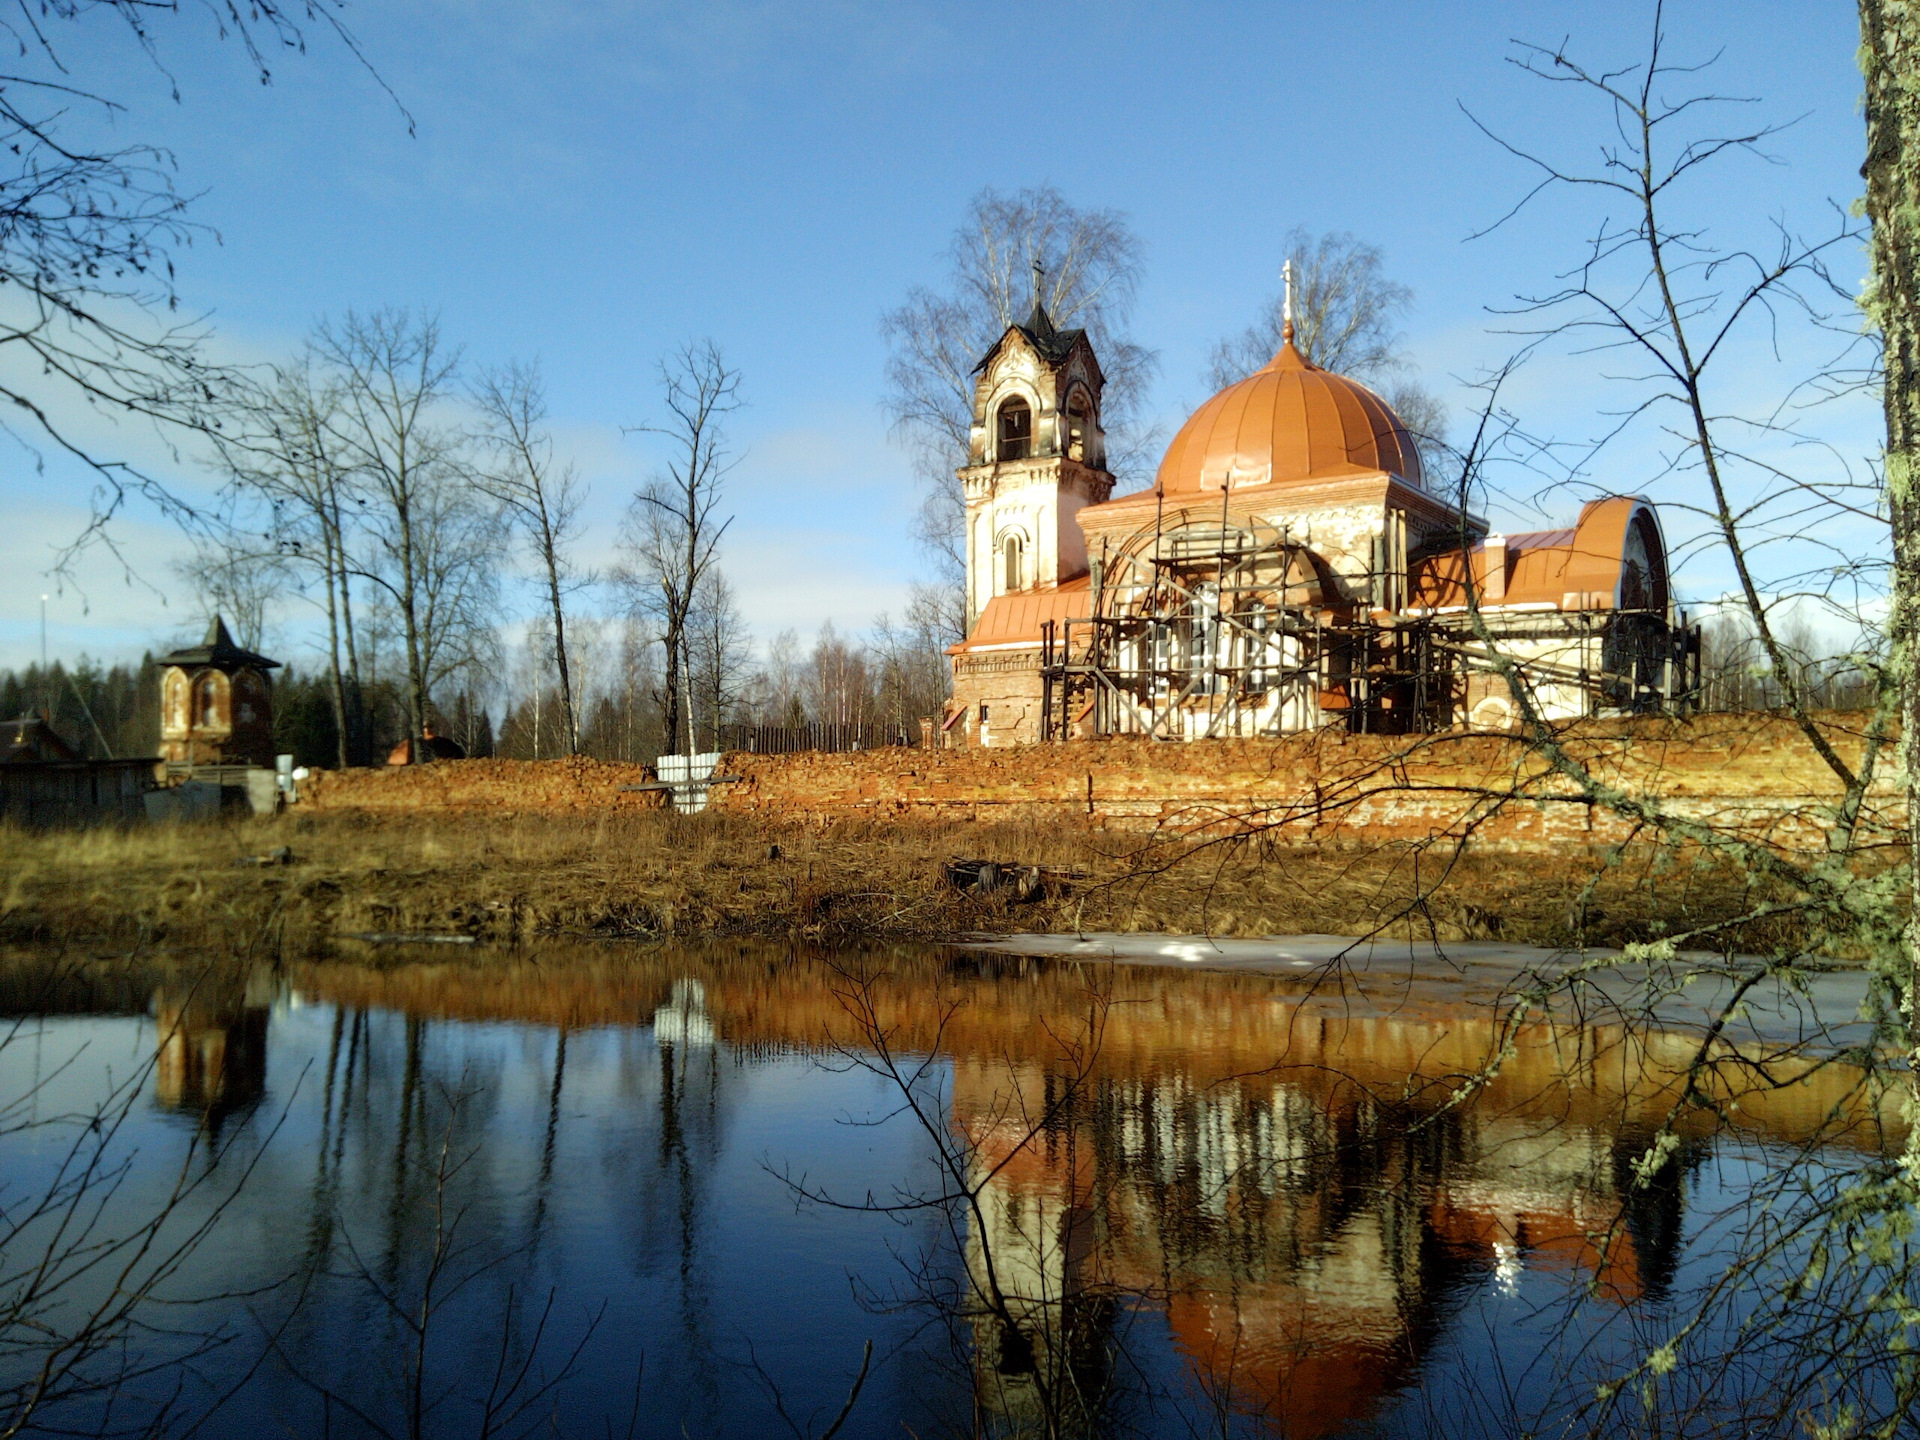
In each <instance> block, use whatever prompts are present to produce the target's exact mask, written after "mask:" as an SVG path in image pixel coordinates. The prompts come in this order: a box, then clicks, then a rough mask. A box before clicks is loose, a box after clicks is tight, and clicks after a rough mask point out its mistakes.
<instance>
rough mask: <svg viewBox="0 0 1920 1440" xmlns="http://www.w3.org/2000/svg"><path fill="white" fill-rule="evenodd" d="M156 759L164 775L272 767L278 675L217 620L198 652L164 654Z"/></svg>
mask: <svg viewBox="0 0 1920 1440" xmlns="http://www.w3.org/2000/svg"><path fill="white" fill-rule="evenodd" d="M158 663H159V665H160V758H161V759H162V760H163V761H165V762H166V763H167V765H168V766H169V767H170V768H182V767H185V768H193V767H198V766H228V765H248V766H267V767H271V766H272V765H273V754H274V747H273V678H272V676H271V675H270V674H269V673H268V672H269V671H272V670H278V669H279V668H280V662H279V661H278V660H269V659H267V657H266V656H264V655H256V654H254V653H253V652H252V651H251V650H244V649H242V648H241V647H240V646H238V645H236V644H234V643H233V636H232V635H230V634H229V633H228V632H227V626H226V622H225V621H224V620H222V619H221V618H220V617H219V616H218V615H215V616H214V617H213V620H212V622H211V623H209V624H208V626H207V635H206V638H205V639H204V640H202V641H201V642H200V643H199V644H198V645H195V646H191V647H189V648H188V649H185V650H176V651H174V652H173V653H172V654H171V655H162V656H161V657H160V660H159V662H158Z"/></svg>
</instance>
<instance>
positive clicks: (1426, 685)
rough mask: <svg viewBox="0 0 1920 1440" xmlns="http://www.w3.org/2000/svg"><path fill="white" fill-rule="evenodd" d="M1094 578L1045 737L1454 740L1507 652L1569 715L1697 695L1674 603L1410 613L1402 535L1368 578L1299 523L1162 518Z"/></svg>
mask: <svg viewBox="0 0 1920 1440" xmlns="http://www.w3.org/2000/svg"><path fill="white" fill-rule="evenodd" d="M1222 508H1223V511H1224V508H1225V507H1224V505H1223V507H1222ZM1411 558H1412V559H1414V560H1417V559H1419V558H1420V557H1419V556H1418V555H1415V556H1413V557H1411ZM1090 569H1091V575H1090V577H1089V578H1090V587H1089V588H1090V595H1089V599H1090V604H1089V613H1088V614H1087V615H1085V616H1083V617H1076V618H1070V619H1066V620H1061V621H1048V622H1046V623H1045V625H1044V626H1043V631H1042V640H1041V666H1040V675H1041V686H1042V691H1041V693H1042V711H1041V717H1042V718H1041V723H1042V730H1041V734H1042V738H1044V739H1049V740H1054V739H1059V740H1064V739H1069V738H1073V737H1076V736H1097V735H1145V736H1151V737H1153V738H1156V739H1161V740H1195V739H1203V738H1212V737H1223V736H1256V735H1274V734H1284V733H1290V732H1295V731H1302V730H1317V729H1321V728H1323V727H1327V726H1331V725H1339V726H1342V727H1343V728H1345V729H1348V730H1351V731H1354V732H1356V733H1391V734H1406V733H1416V732H1427V731H1437V730H1445V729H1449V728H1451V727H1453V726H1456V725H1459V724H1462V723H1465V722H1467V721H1468V720H1469V718H1470V712H1471V710H1472V707H1473V706H1474V705H1475V704H1476V703H1478V702H1479V701H1481V700H1483V699H1485V698H1487V697H1489V696H1496V695H1505V694H1508V693H1509V692H1508V689H1507V685H1506V682H1505V680H1504V678H1503V677H1501V675H1500V669H1499V663H1498V662H1499V661H1500V660H1501V659H1505V660H1511V661H1512V662H1514V663H1515V664H1516V665H1518V666H1519V667H1520V669H1521V670H1522V671H1523V672H1524V674H1525V676H1526V680H1527V683H1528V684H1529V685H1530V686H1531V687H1532V688H1533V691H1534V694H1535V699H1536V701H1537V702H1538V703H1540V704H1541V707H1542V709H1543V710H1545V711H1547V712H1549V713H1552V714H1555V715H1567V714H1582V715H1587V714H1605V713H1647V712H1666V713H1685V712H1686V711H1687V710H1689V709H1690V708H1691V707H1692V706H1693V704H1694V703H1695V700H1696V697H1697V694H1698V690H1699V684H1700V636H1699V630H1698V627H1696V626H1693V625H1691V624H1689V623H1688V622H1687V619H1686V617H1685V616H1684V615H1683V614H1680V613H1679V612H1676V611H1673V610H1672V609H1671V608H1670V607H1669V608H1668V609H1666V610H1661V611H1654V610H1598V609H1595V610H1559V609H1554V610H1537V609H1536V610H1504V609H1501V608H1499V607H1498V606H1497V605H1496V604H1495V603H1494V602H1483V603H1484V604H1485V605H1486V608H1485V609H1483V610H1482V612H1481V615H1480V625H1479V626H1478V627H1476V626H1475V624H1474V621H1473V617H1472V616H1471V615H1470V614H1468V613H1467V612H1466V611H1465V610H1464V608H1460V607H1450V608H1445V609H1423V608H1420V607H1417V606H1414V605H1411V604H1410V603H1409V601H1410V599H1411V596H1410V581H1409V577H1410V573H1411V566H1410V563H1409V555H1408V552H1407V547H1406V541H1405V530H1404V526H1398V527H1396V526H1393V525H1389V526H1388V527H1387V534H1386V535H1385V536H1383V537H1381V538H1379V539H1377V540H1376V542H1375V544H1374V546H1373V553H1372V557H1371V563H1370V564H1369V567H1368V569H1367V571H1366V573H1365V574H1364V575H1363V576H1360V577H1358V578H1357V579H1356V578H1354V577H1336V576H1334V575H1333V574H1332V572H1331V571H1329V570H1328V569H1327V567H1326V566H1325V565H1324V563H1323V562H1322V561H1321V560H1320V559H1319V558H1318V557H1317V556H1316V555H1315V554H1314V553H1313V552H1312V551H1311V550H1309V549H1308V548H1307V546H1306V545H1305V544H1303V543H1300V541H1299V540H1298V539H1297V538H1296V537H1295V536H1294V535H1293V534H1292V533H1291V531H1290V530H1288V529H1287V528H1284V527H1282V528H1275V527H1273V526H1270V525H1267V524H1265V523H1264V522H1261V521H1257V520H1254V521H1248V522H1247V523H1244V524H1235V523H1232V522H1231V521H1230V520H1229V519H1228V518H1227V517H1226V515H1225V514H1224V513H1223V515H1222V517H1221V521H1220V523H1218V524H1211V525H1194V524H1183V525H1181V526H1179V527H1178V528H1175V529H1171V530H1168V529H1163V528H1162V524H1161V521H1160V519H1159V517H1157V516H1156V518H1155V521H1154V523H1153V524H1152V525H1151V526H1150V527H1144V528H1143V529H1142V530H1141V531H1139V532H1138V533H1136V534H1135V535H1134V536H1133V537H1131V538H1130V539H1129V540H1127V541H1126V542H1125V543H1124V544H1122V545H1121V546H1119V547H1118V548H1117V550H1114V551H1113V552H1111V553H1109V554H1105V555H1103V556H1101V557H1100V558H1099V559H1096V560H1095V561H1094V562H1093V564H1092V565H1091V567H1090ZM1476 677H1478V678H1476Z"/></svg>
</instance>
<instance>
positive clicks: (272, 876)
mask: <svg viewBox="0 0 1920 1440" xmlns="http://www.w3.org/2000/svg"><path fill="white" fill-rule="evenodd" d="M263 859H264V860H266V861H267V863H257V862H259V861H261V860H263ZM955 859H987V860H993V861H997V862H1001V863H1002V864H1004V865H1006V866H1008V867H1010V868H1011V867H1022V866H1038V867H1045V868H1044V870H1043V871H1042V872H1041V873H1040V874H1039V875H1038V876H1037V877H1035V876H1033V875H1031V873H1030V872H1029V874H1028V876H1027V877H1026V879H1025V883H1022V884H1007V885H1003V886H1002V887H1000V888H998V889H996V890H994V891H993V892H992V893H988V894H980V893H968V892H961V891H956V890H955V889H954V888H953V887H952V885H951V884H949V883H948V881H947V880H946V879H945V878H943V872H944V871H945V870H946V867H947V865H948V863H949V862H950V861H953V860H955ZM0 863H4V868H5V877H6V878H5V882H4V886H3V887H0V941H9V942H42V943H43V942H45V941H47V940H61V941H87V942H104V943H110V944H121V943H126V942H142V941H160V942H167V941H172V942H192V941H193V940H195V939H196V938H200V937H208V938H210V937H211V936H213V935H214V934H216V933H218V934H223V935H231V934H234V933H235V932H236V930H240V931H246V932H249V933H254V932H262V931H264V930H267V929H271V930H272V931H273V933H274V935H275V937H276V939H277V941H278V942H280V943H285V944H289V945H291V946H293V947H295V948H300V949H324V948H325V946H326V945H327V943H328V941H329V940H330V939H333V938H336V937H340V936H346V935H352V934H356V933H363V932H384V933H394V932H402V933H416V934H417V933H430V934H462V935H472V936H474V937H476V938H479V939H489V940H505V939H521V938H530V937H534V936H539V935H597V936H608V937H611V936H635V937H644V936H664V935H678V936H695V935H789V936H803V937H810V938H823V939H832V938H836V937H841V936H873V937H892V938H900V939H909V938H928V939H933V938H944V937H950V936H954V935H957V934H961V933H966V932H978V931H987V932H999V933H1009V932H1019V931H1035V932H1060V931H1073V930H1077V929H1088V930H1112V931H1153V932H1160V933H1173V934H1200V933H1208V934H1219V935H1271V934H1299V933H1325V934H1343V935H1365V934H1376V933H1377V934H1385V935H1392V936H1403V935H1406V934H1409V933H1414V934H1432V935H1434V936H1436V937H1437V938H1440V939H1448V940H1460V939H1498V940H1508V941H1513V942H1518V943H1526V944H1545V945H1563V944H1570V943H1581V942H1585V943H1611V944H1617V943H1620V942H1622V941H1626V940H1637V939H1648V938H1654V937H1657V936H1660V935H1663V934H1671V933H1675V932H1681V931H1688V930H1692V929H1694V928H1695V927H1698V926H1701V925H1704V924H1709V923H1714V922H1719V921H1724V920H1727V919H1730V918H1732V917H1735V916H1737V915H1739V914H1741V913H1743V912H1744V911H1745V910H1746V909H1747V908H1748V907H1749V906H1750V905H1751V904H1752V903H1753V900H1754V899H1755V898H1756V897H1755V896H1753V895H1752V894H1751V893H1750V892H1749V891H1748V890H1747V889H1746V888H1745V887H1744V886H1743V885H1742V884H1741V882H1740V880H1739V879H1738V877H1736V876H1733V875H1731V874H1728V873H1726V872H1725V871H1723V870H1720V869H1716V868H1714V867H1711V866H1706V865H1703V864H1701V863H1698V862H1697V861H1689V860H1686V859H1685V858H1684V857H1675V856H1671V855H1660V854H1655V853H1652V852H1644V853H1634V854H1629V855H1627V856H1624V857H1614V858H1612V859H1609V857H1608V856H1606V855H1605V854H1603V853H1599V852H1590V851H1586V850H1583V849H1573V848H1569V849H1567V850H1564V851H1561V852H1558V853H1554V854H1550V855H1525V854H1512V853H1488V854H1473V853H1467V854H1464V855H1463V854H1458V853H1456V852H1455V851H1453V850H1452V849H1450V848H1449V849H1441V848H1438V847H1427V848H1423V847H1418V846H1409V845H1405V844H1396V845H1391V846H1382V847H1378V848H1373V849H1359V848H1341V849H1330V848H1318V847H1310V846H1303V845H1298V844H1285V845H1283V844H1276V843H1270V842H1266V841H1263V840H1261V839H1259V838H1252V839H1248V840H1244V841H1237V842H1233V843H1230V844H1229V843H1218V844H1214V845H1211V846H1208V847H1203V848H1192V847H1187V846H1182V845H1181V844H1179V843H1177V842H1165V843H1155V842H1153V841H1151V840H1149V839H1143V838H1141V837H1137V836H1118V835H1114V834H1111V833H1101V832H1088V831H1086V830H1082V829H1078V828H1075V827H1067V826H1063V827H1060V828H1057V829H1046V828H1041V827H1037V826H1007V827H1002V828H995V827H991V826H985V825H980V824H954V825H945V826H942V825H935V824H917V823H895V824H888V825H875V826H871V827H863V828H851V827H829V828H826V829H818V828H805V827H785V828H783V827H777V826H769V825H766V824H762V823H756V822H753V821H749V820H745V819H741V818H737V817H729V816H725V815H703V816H680V815H675V814H672V813H670V812H665V813H643V814H628V815H621V816H610V817H603V818H601V817H596V818H576V817H568V816H527V817H521V818H514V819H496V818H474V817H464V816H460V815H458V814H444V815H427V816H420V815H406V816H368V815H365V814H351V813H347V814H314V815H306V816H283V817H278V818H274V819H248V820H240V821H235V822H230V823H222V824H216V825H204V826H178V827H175V826H155V827H147V828H139V829H134V830H128V831H116V830H97V831H89V832H82V833H79V834H75V833H71V832H68V833H55V834H34V833H29V832H23V831H18V830H5V829H0ZM1036 881H1037V883H1036ZM1735 938H1737V939H1738V940H1739V941H1740V943H1741V944H1742V945H1743V947H1744V946H1752V945H1756V944H1765V943H1769V942H1777V941H1778V940H1780V939H1783V938H1786V937H1784V936H1782V935H1779V934H1773V935H1763V934H1757V933H1754V932H1752V931H1751V930H1749V931H1747V932H1745V933H1743V934H1741V935H1739V936H1737V937H1735Z"/></svg>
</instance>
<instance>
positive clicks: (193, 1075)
mask: <svg viewBox="0 0 1920 1440" xmlns="http://www.w3.org/2000/svg"><path fill="white" fill-rule="evenodd" d="M272 1008H273V982H272V979H271V977H270V976H268V975H266V974H264V973H261V974H255V975H248V976H244V977H242V976H202V977H201V978H200V979H198V980H197V981H194V982H191V983H180V984H176V985H163V986H162V987H161V988H160V989H159V990H158V991H157V992H156V993H155V995H154V998H153V1028H154V1047H155V1049H154V1066H153V1091H154V1099H155V1100H156V1101H158V1102H159V1104H160V1105H161V1106H162V1107H164V1108H166V1109H169V1110H180V1111H184V1112H188V1113H198V1114H200V1115H202V1116H203V1117H205V1119H206V1121H207V1123H208V1124H210V1125H214V1126H217V1125H218V1124H219V1122H220V1121H222V1120H224V1119H225V1118H226V1117H227V1116H228V1115H230V1114H233V1113H235V1112H236V1111H240V1110H244V1109H246V1108H247V1107H248V1106H250V1105H252V1104H253V1103H254V1102H255V1101H257V1100H259V1099H260V1097H261V1096H262V1095H264V1094H265V1093H266V1088H267V1026H268V1023H269V1020H270V1018H271V1016H272Z"/></svg>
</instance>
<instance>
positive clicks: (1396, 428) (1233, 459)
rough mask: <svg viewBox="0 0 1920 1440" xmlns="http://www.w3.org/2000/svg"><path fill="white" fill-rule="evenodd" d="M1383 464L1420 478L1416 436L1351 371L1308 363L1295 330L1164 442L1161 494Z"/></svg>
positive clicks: (1403, 475) (1302, 477) (1352, 471)
mask: <svg viewBox="0 0 1920 1440" xmlns="http://www.w3.org/2000/svg"><path fill="white" fill-rule="evenodd" d="M1378 470H1385V471H1388V472H1389V473H1391V474H1394V475H1398V476H1399V477H1400V478H1401V479H1403V480H1410V481H1412V482H1413V483H1414V484H1416V485H1418V484H1419V483H1420V455H1419V452H1418V451H1417V450H1415V449H1414V444H1413V437H1412V436H1411V435H1409V434H1408V433H1407V427H1406V426H1405V425H1403V424H1402V423H1401V422H1400V417H1399V416H1398V415H1395V414H1394V413H1393V411H1392V410H1391V409H1389V408H1388V406H1387V402H1386V401H1384V400H1382V399H1381V398H1380V397H1379V396H1378V395H1376V394H1374V393H1373V391H1371V390H1369V389H1368V388H1367V387H1366V386H1364V385H1362V384H1361V383H1360V382H1359V381H1357V380H1349V379H1347V377H1346V376H1344V375H1335V374H1332V373H1331V372H1329V371H1326V370H1322V369H1321V368H1320V367H1319V366H1318V365H1314V364H1311V363H1309V362H1308V360H1307V359H1306V357H1305V356H1303V355H1301V353H1300V352H1299V351H1298V350H1296V349H1294V347H1293V340H1292V338H1291V336H1289V337H1288V339H1287V341H1286V343H1285V344H1284V345H1282V346H1281V347H1280V353H1279V354H1278V355H1276V356H1274V357H1273V359H1271V360H1269V361H1268V362H1267V363H1266V364H1265V365H1263V366H1262V367H1261V368H1260V369H1258V370H1256V371H1254V372H1253V374H1251V375H1249V376H1248V377H1247V378H1246V379H1244V380H1241V381H1239V382H1238V383H1236V384H1233V385H1229V386H1228V387H1227V388H1226V389H1224V390H1222V391H1221V392H1220V393H1219V394H1218V395H1216V396H1214V397H1213V398H1212V399H1211V400H1209V401H1207V403H1206V404H1204V405H1202V406H1201V407H1200V408H1199V409H1198V410H1196V411H1194V412H1193V415H1192V417H1191V418H1190V419H1189V420H1188V421H1187V423H1186V424H1184V425H1182V426H1181V427H1180V433H1179V434H1178V435H1176V436H1174V437H1173V444H1171V445H1169V446H1168V447H1167V453H1166V458H1164V459H1163V460H1161V462H1160V473H1159V474H1158V475H1157V476H1156V477H1155V478H1154V486H1155V488H1156V489H1158V490H1159V491H1160V492H1161V493H1162V494H1163V495H1187V494H1192V493H1194V492H1195V491H1200V490H1218V489H1219V488H1220V487H1221V484H1222V482H1223V481H1224V480H1226V479H1227V477H1229V476H1231V484H1232V487H1233V488H1234V489H1235V490H1238V489H1239V488H1240V487H1241V486H1243V485H1264V484H1267V483H1269V482H1270V481H1277V480H1279V481H1283V480H1305V479H1308V478H1309V477H1321V476H1333V475H1353V474H1359V473H1363V472H1366V471H1378Z"/></svg>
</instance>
